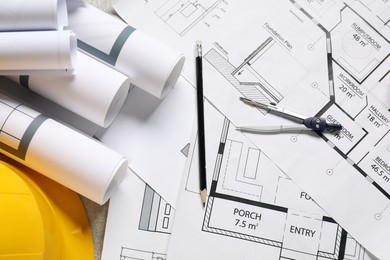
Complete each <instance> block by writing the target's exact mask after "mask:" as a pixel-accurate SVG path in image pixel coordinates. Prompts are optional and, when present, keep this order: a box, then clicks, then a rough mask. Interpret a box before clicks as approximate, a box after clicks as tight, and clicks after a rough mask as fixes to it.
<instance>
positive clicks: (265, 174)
mask: <svg viewBox="0 0 390 260" xmlns="http://www.w3.org/2000/svg"><path fill="white" fill-rule="evenodd" d="M205 111H206V114H207V115H209V117H210V118H209V119H208V123H206V132H207V133H208V135H207V136H208V137H209V140H208V141H207V144H208V145H206V151H208V152H211V153H212V154H210V153H208V156H207V162H208V163H209V164H208V165H211V166H209V167H208V168H207V170H208V173H209V175H210V176H212V180H211V185H210V187H209V190H210V192H209V197H208V201H207V204H206V207H205V209H204V211H200V212H197V214H196V213H194V212H192V214H195V216H194V215H192V217H191V218H194V219H195V220H190V219H188V218H187V217H185V215H184V216H182V215H181V213H182V212H185V213H187V212H188V211H191V210H190V209H189V208H193V207H194V205H193V204H196V201H197V200H199V194H198V181H197V178H198V168H197V167H198V164H197V158H196V156H194V154H195V155H196V154H197V151H196V149H197V148H196V147H197V145H194V146H193V147H195V148H193V151H192V153H191V156H193V157H192V158H191V159H192V161H191V164H190V169H189V171H188V173H187V174H188V175H187V176H186V179H185V185H184V187H183V189H184V190H185V192H184V193H183V194H182V196H183V197H184V200H183V202H184V203H183V204H179V207H178V215H177V219H176V223H175V225H174V230H173V236H172V240H171V242H170V243H172V244H171V246H170V247H169V248H170V249H169V250H171V251H168V256H169V259H183V258H184V257H185V258H186V259H199V258H200V257H201V256H200V255H199V254H202V253H205V252H207V255H208V256H209V257H210V259H221V258H220V257H221V255H218V254H217V255H213V253H212V252H208V251H205V250H202V251H201V252H196V251H198V250H197V248H199V247H200V248H204V245H203V243H206V244H207V243H210V241H209V240H208V238H210V237H212V238H213V241H214V242H213V243H214V246H215V247H216V248H224V252H225V253H226V256H225V255H223V257H224V258H223V259H237V257H241V258H245V259H259V258H265V259H300V260H302V259H313V260H314V259H321V260H326V259H340V260H341V259H346V260H347V259H348V260H368V259H374V258H371V257H370V255H369V254H368V253H367V252H366V251H365V249H364V248H363V247H361V246H360V245H359V244H358V243H357V242H356V241H355V240H354V239H353V238H352V237H351V236H350V235H349V234H348V233H347V232H346V231H345V230H344V229H343V228H342V227H341V226H340V225H338V224H337V223H336V222H335V221H334V220H333V219H332V218H331V217H329V216H328V215H327V214H326V213H325V212H324V211H323V210H322V209H321V208H320V207H318V206H317V205H316V204H315V202H314V201H313V199H312V198H311V197H310V196H309V195H308V194H307V193H306V192H304V191H302V190H301V189H299V188H298V187H297V186H296V185H295V184H294V182H293V181H292V180H291V179H290V178H288V177H287V176H286V175H285V174H284V173H283V172H281V171H280V169H279V168H278V167H277V166H276V165H275V164H274V162H272V160H271V159H270V158H269V157H268V156H267V155H266V154H264V152H263V151H261V150H260V149H259V148H258V147H256V146H255V145H254V144H253V143H251V142H250V141H249V140H248V139H247V138H246V137H245V136H244V135H243V134H242V133H240V132H238V131H236V130H235V126H234V125H233V124H232V123H231V122H230V121H229V120H228V119H227V118H225V117H223V116H222V115H221V114H218V112H216V111H213V108H212V107H211V106H210V105H208V106H206V110H205ZM218 134H219V135H218ZM211 138H212V140H210V139H211ZM214 153H215V154H214ZM211 158H213V159H212V160H211ZM210 178H211V177H210ZM198 221H199V222H198ZM197 222H198V223H197ZM176 232H177V233H176ZM184 236H188V237H194V240H196V241H197V242H196V243H197V245H196V246H194V245H193V244H191V243H184V244H183V243H181V242H180V241H182V240H183V239H184ZM215 237H218V238H217V239H215ZM202 241H203V242H202ZM242 241H246V242H249V243H251V244H253V247H254V248H252V250H254V252H251V253H249V252H248V251H249V249H247V248H246V249H242V250H240V249H239V248H240V246H239V245H240V244H241V243H245V242H242ZM231 243H232V244H235V243H237V245H236V246H235V247H233V248H231V249H227V248H228V247H229V246H228V245H230V244H231ZM187 244H188V245H187ZM179 245H180V246H179ZM171 248H172V249H171ZM179 248H180V249H179ZM252 255H253V256H252Z"/></svg>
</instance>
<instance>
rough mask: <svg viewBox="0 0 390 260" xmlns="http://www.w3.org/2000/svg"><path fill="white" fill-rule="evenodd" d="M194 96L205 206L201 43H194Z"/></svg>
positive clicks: (201, 193) (201, 183) (201, 192)
mask: <svg viewBox="0 0 390 260" xmlns="http://www.w3.org/2000/svg"><path fill="white" fill-rule="evenodd" d="M196 50H197V56H196V58H195V62H196V94H197V95H196V96H197V107H198V145H199V182H200V198H201V200H202V203H203V206H205V204H206V195H207V179H206V147H205V134H204V105H203V68H202V42H201V41H197V42H196Z"/></svg>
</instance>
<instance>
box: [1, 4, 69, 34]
mask: <svg viewBox="0 0 390 260" xmlns="http://www.w3.org/2000/svg"><path fill="white" fill-rule="evenodd" d="M67 23H68V16H67V10H66V2H65V0H34V1H25V0H12V1H1V8H0V31H21V30H23V31H29V30H58V29H62V28H63V27H64V26H65V25H67Z"/></svg>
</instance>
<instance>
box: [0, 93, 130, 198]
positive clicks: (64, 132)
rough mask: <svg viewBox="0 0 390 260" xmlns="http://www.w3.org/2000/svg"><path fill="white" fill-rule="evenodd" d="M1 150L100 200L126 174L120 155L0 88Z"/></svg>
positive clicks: (124, 163)
mask: <svg viewBox="0 0 390 260" xmlns="http://www.w3.org/2000/svg"><path fill="white" fill-rule="evenodd" d="M0 125H1V126H2V127H1V129H0V151H1V152H2V153H4V154H5V155H7V156H9V157H11V158H12V159H15V160H17V161H19V162H20V163H22V164H24V165H26V166H27V167H30V168H31V169H33V170H35V171H37V172H40V173H42V174H43V175H45V176H47V177H49V178H51V179H53V180H55V181H57V182H59V183H61V184H62V185H64V186H66V187H68V188H70V189H72V190H74V191H76V192H78V193H80V194H81V195H83V196H85V197H87V198H89V199H91V200H93V201H95V202H97V203H99V204H104V203H105V202H106V201H107V200H108V198H109V197H110V195H111V194H112V192H113V190H114V189H115V187H116V186H117V184H118V183H119V182H120V181H121V180H122V178H123V176H124V174H125V173H126V169H127V165H128V161H127V160H126V159H125V158H124V156H123V155H121V154H119V153H117V152H115V151H113V150H111V149H109V148H108V147H106V146H104V145H103V144H102V143H99V142H98V141H96V140H94V139H92V138H89V137H87V136H85V135H83V134H81V133H79V132H77V131H75V130H73V129H71V128H69V127H67V126H65V125H63V124H60V123H58V122H56V121H54V120H53V119H50V118H47V117H45V116H44V115H42V114H40V113H39V112H37V111H35V110H33V109H31V108H29V107H27V106H25V105H23V104H20V103H19V102H17V101H15V100H13V99H11V98H9V97H7V96H5V95H4V94H2V93H0Z"/></svg>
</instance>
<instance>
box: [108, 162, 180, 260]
mask: <svg viewBox="0 0 390 260" xmlns="http://www.w3.org/2000/svg"><path fill="white" fill-rule="evenodd" d="M109 209H110V210H109V214H108V217H107V224H106V232H105V237H104V245H103V252H102V259H103V260H105V259H107V260H126V259H142V260H166V253H167V247H168V241H169V238H170V233H171V230H172V224H173V218H174V213H175V210H174V209H173V208H172V207H171V205H170V204H168V203H167V202H166V201H165V200H164V199H163V198H162V197H161V196H160V195H158V194H157V193H156V192H155V191H154V190H153V189H152V188H151V187H150V186H149V185H148V184H146V183H145V182H143V181H142V180H141V179H140V178H139V177H138V176H137V175H136V174H135V173H134V172H132V171H131V170H129V171H128V174H127V175H126V176H125V178H124V180H123V182H122V183H121V185H120V187H118V189H117V191H116V193H115V194H113V196H112V197H111V199H110V208H109Z"/></svg>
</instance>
